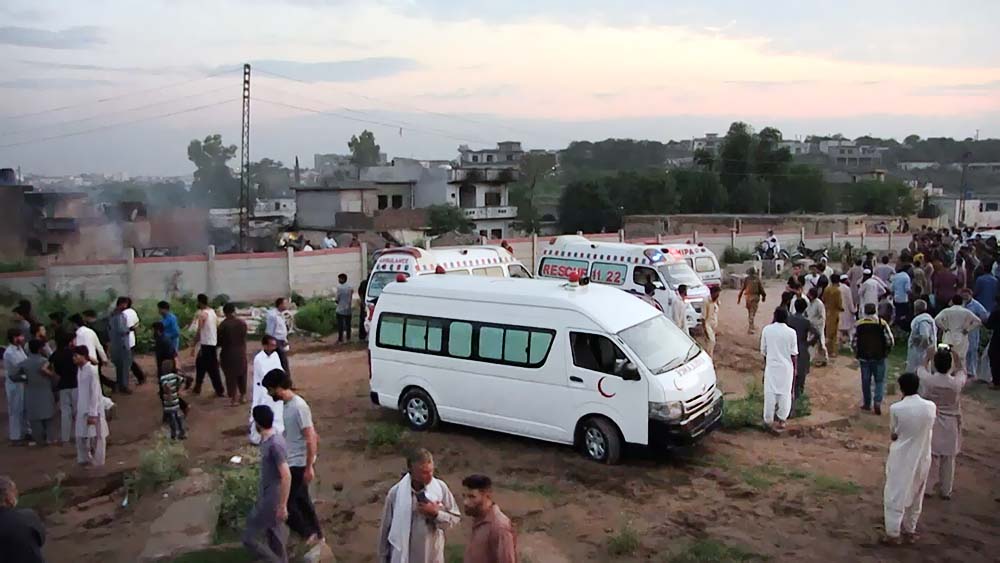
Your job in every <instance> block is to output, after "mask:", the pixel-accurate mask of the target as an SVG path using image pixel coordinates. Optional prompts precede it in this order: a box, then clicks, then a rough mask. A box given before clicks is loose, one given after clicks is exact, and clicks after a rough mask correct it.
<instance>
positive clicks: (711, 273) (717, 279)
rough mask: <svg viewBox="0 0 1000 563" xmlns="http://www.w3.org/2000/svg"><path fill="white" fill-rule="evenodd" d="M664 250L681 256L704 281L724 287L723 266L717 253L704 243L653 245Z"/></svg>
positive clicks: (707, 284)
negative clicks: (720, 264)
mask: <svg viewBox="0 0 1000 563" xmlns="http://www.w3.org/2000/svg"><path fill="white" fill-rule="evenodd" d="M652 248H659V249H660V250H662V251H663V252H666V253H668V254H670V255H671V256H676V257H678V258H681V259H682V260H684V261H685V262H687V265H688V266H690V267H691V269H692V270H694V273H695V274H697V275H698V278H699V279H701V281H702V283H704V284H705V285H706V286H708V288H709V289H711V288H712V287H722V268H721V267H720V266H719V259H718V258H717V257H716V256H715V253H714V252H712V251H711V250H709V249H708V248H705V246H704V245H702V244H665V245H662V246H652Z"/></svg>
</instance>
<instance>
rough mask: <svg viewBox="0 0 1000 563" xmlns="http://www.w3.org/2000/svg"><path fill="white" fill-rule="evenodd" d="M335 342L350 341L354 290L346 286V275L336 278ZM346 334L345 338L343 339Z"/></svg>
mask: <svg viewBox="0 0 1000 563" xmlns="http://www.w3.org/2000/svg"><path fill="white" fill-rule="evenodd" d="M337 281H339V282H340V285H338V286H337V342H338V343H340V342H347V341H349V340H350V339H351V305H352V304H353V303H354V288H353V287H351V286H350V285H347V274H340V275H339V276H337ZM345 334H346V338H345Z"/></svg>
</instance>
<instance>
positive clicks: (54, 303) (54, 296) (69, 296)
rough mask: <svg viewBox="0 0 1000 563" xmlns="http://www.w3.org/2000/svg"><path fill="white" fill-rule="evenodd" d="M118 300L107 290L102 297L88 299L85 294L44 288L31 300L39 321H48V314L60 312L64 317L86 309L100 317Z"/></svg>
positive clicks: (112, 291) (33, 310) (115, 294)
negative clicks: (91, 310)
mask: <svg viewBox="0 0 1000 563" xmlns="http://www.w3.org/2000/svg"><path fill="white" fill-rule="evenodd" d="M117 298H118V294H117V293H115V290H113V289H108V290H107V291H105V292H104V295H101V296H95V297H88V296H87V294H86V293H84V292H83V291H80V292H78V293H75V294H74V293H69V292H59V291H51V290H49V289H45V288H38V291H37V292H36V293H35V296H34V297H32V298H31V303H32V305H33V307H32V313H34V315H35V317H36V318H38V319H39V320H41V321H46V322H47V321H48V316H49V314H50V313H55V312H57V311H62V312H64V313H66V316H67V317H68V316H69V315H72V314H74V313H80V312H82V311H86V310H87V309H93V310H94V311H95V312H96V313H97V316H98V317H100V316H102V315H104V314H105V313H107V312H108V310H109V309H110V308H111V303H112V302H113V301H114V300H115V299H117Z"/></svg>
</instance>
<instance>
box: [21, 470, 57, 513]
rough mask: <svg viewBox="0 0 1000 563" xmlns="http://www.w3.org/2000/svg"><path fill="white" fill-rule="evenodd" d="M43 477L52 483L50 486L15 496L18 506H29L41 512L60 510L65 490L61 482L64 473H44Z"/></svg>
mask: <svg viewBox="0 0 1000 563" xmlns="http://www.w3.org/2000/svg"><path fill="white" fill-rule="evenodd" d="M45 477H46V480H48V481H49V482H50V483H52V486H51V487H49V488H46V489H36V490H34V491H29V492H26V493H24V494H22V495H19V496H18V498H17V506H18V508H30V509H32V510H35V511H36V512H41V513H43V514H47V513H52V512H59V511H60V510H62V507H63V502H64V501H65V499H63V494H64V493H65V490H64V489H63V487H62V482H63V480H64V479H66V474H65V473H62V472H59V473H56V474H55V475H54V476H49V475H46V476H45Z"/></svg>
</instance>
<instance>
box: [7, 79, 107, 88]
mask: <svg viewBox="0 0 1000 563" xmlns="http://www.w3.org/2000/svg"><path fill="white" fill-rule="evenodd" d="M109 84H114V82H112V81H110V80H93V79H88V78H15V79H13V80H2V81H0V88H10V89H18V90H45V89H49V88H72V87H77V86H106V85H109Z"/></svg>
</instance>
